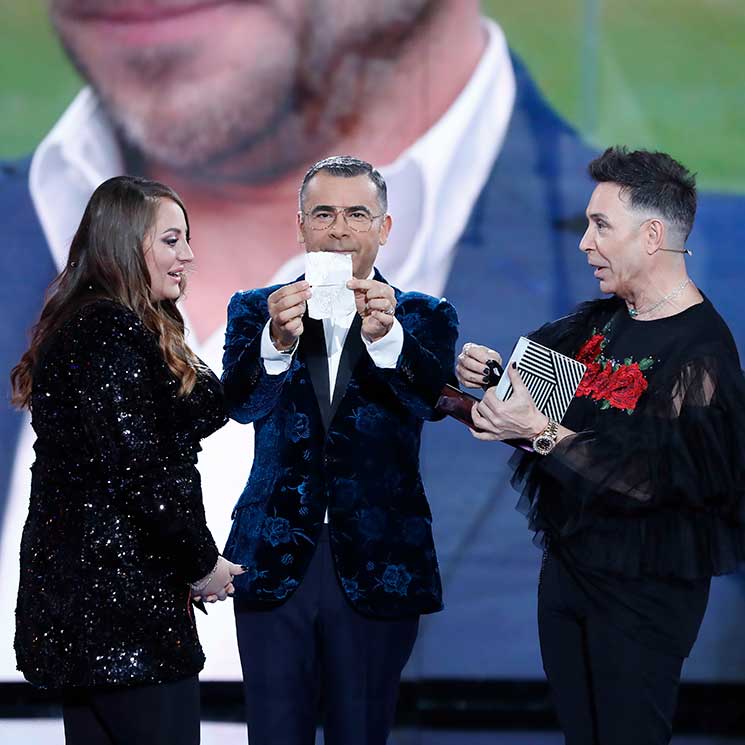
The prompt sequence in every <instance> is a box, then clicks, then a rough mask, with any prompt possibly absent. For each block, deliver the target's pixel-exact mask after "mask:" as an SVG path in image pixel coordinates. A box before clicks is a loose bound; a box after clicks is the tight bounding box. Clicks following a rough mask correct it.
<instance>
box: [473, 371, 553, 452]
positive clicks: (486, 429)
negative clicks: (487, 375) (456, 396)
mask: <svg viewBox="0 0 745 745" xmlns="http://www.w3.org/2000/svg"><path fill="white" fill-rule="evenodd" d="M507 374H508V375H509V377H510V382H511V383H512V390H513V394H512V396H511V397H510V399H509V400H508V401H500V400H499V399H498V398H497V396H496V388H490V389H489V390H488V391H487V392H486V393H485V394H484V397H483V398H482V399H481V401H480V402H478V403H475V404H474V405H473V409H472V411H471V416H472V417H473V423H474V424H475V425H476V427H478V429H479V430H480V431H478V432H477V431H474V430H471V434H473V436H474V437H475V438H477V439H479V440H532V439H533V438H534V437H535V436H536V435H538V434H540V433H541V432H543V430H545V429H546V427H547V426H548V418H547V417H546V415H545V414H542V413H541V412H540V411H539V410H538V409H537V408H536V405H535V403H534V402H533V399H532V397H531V395H530V391H529V390H528V389H527V388H526V386H525V383H524V382H523V379H522V378H521V377H520V373H519V371H518V370H517V369H516V368H515V367H513V366H512V365H510V367H508V368H507Z"/></svg>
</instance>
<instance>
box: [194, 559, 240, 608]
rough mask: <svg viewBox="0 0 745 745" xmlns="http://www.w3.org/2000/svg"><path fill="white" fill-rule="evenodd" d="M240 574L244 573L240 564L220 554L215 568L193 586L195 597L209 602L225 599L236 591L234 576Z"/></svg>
mask: <svg viewBox="0 0 745 745" xmlns="http://www.w3.org/2000/svg"><path fill="white" fill-rule="evenodd" d="M238 574H243V567H242V566H241V565H240V564H233V563H232V562H230V561H228V560H227V559H226V558H225V557H224V556H218V557H217V564H215V568H214V569H213V570H212V571H211V572H210V573H209V574H208V575H207V576H206V577H202V579H200V580H199V581H198V582H195V583H194V584H193V585H192V586H191V591H192V597H193V599H194V600H197V601H199V600H201V599H202V598H204V599H205V600H206V601H207V602H208V603H215V602H217V601H218V600H225V598H226V597H228V595H232V594H233V592H235V588H234V587H233V577H235V576H236V575H238Z"/></svg>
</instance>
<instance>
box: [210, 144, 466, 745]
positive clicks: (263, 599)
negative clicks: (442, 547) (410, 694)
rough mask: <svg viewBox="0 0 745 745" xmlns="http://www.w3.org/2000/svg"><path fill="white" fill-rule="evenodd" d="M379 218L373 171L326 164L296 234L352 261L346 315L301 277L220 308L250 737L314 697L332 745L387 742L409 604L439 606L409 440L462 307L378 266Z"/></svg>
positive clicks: (305, 725)
mask: <svg viewBox="0 0 745 745" xmlns="http://www.w3.org/2000/svg"><path fill="white" fill-rule="evenodd" d="M390 226H391V218H390V217H389V216H388V215H387V197H386V187H385V182H384V181H383V178H382V176H381V175H380V174H379V173H378V172H377V171H375V170H374V169H372V167H371V166H370V165H369V164H368V163H365V162H364V161H360V160H357V159H355V158H351V157H347V156H342V157H332V158H327V159H325V160H323V161H320V162H319V163H317V164H316V165H315V166H313V167H312V168H311V169H310V170H309V171H308V173H307V174H306V177H305V179H304V181H303V185H302V188H301V192H300V212H299V213H298V236H299V240H300V242H301V243H302V244H304V246H305V249H306V251H309V252H315V251H326V252H333V253H342V254H348V255H351V259H352V261H351V263H352V267H353V275H354V278H353V279H352V280H351V281H350V282H349V283H348V287H349V288H350V289H351V290H354V293H355V303H356V310H355V309H354V308H353V309H352V310H351V312H350V313H347V314H342V315H340V316H339V317H336V316H335V317H333V318H330V319H326V318H325V319H323V320H314V319H312V318H310V317H309V315H308V310H307V301H308V299H309V298H310V297H311V295H312V293H313V291H314V288H313V287H311V286H310V285H309V284H308V282H306V281H305V280H304V279H302V278H301V279H300V280H298V281H296V282H293V283H291V284H287V285H280V286H274V287H268V288H263V289H259V290H251V291H248V292H240V293H237V294H236V295H235V296H234V297H233V299H232V300H231V302H230V307H229V310H228V326H227V331H226V339H225V354H224V358H223V369H224V372H223V384H224V387H225V396H226V400H227V402H228V407H229V411H230V415H231V416H232V417H233V418H234V419H237V420H238V421H240V422H243V423H248V422H253V424H254V429H255V452H254V460H253V467H252V469H251V475H250V477H249V479H248V484H247V485H246V488H245V490H244V491H243V494H242V495H241V497H240V499H239V501H238V504H237V505H236V507H235V510H234V512H233V527H232V530H231V532H230V536H229V538H228V543H227V546H226V548H225V555H226V556H229V557H230V558H231V560H233V561H236V562H240V563H241V564H243V565H244V567H246V568H247V571H246V573H245V574H243V575H241V577H240V578H236V582H235V583H234V584H235V586H236V626H237V631H238V644H239V649H240V655H241V661H242V666H243V673H244V684H245V694H246V716H247V721H248V731H249V738H250V740H251V743H252V745H270V744H273V743H278V742H282V743H297V745H302V743H312V742H314V737H315V723H316V714H317V712H316V705H317V702H318V699H319V695H321V697H322V701H323V703H324V712H325V717H324V720H325V723H324V728H325V742H326V743H327V745H354V744H355V743H360V745H362V744H363V743H368V744H373V743H380V744H381V745H383V743H385V742H386V740H387V737H388V733H389V732H390V729H391V727H392V725H393V715H394V712H395V704H396V696H397V691H398V684H399V680H400V676H401V671H402V670H403V667H404V665H405V664H406V661H407V660H408V658H409V655H410V653H411V650H412V647H413V644H414V640H415V637H416V632H417V627H418V618H419V615H420V614H423V613H432V612H434V611H438V610H440V609H441V608H442V588H441V584H440V575H439V570H438V566H437V558H436V555H435V548H434V542H433V539H432V528H431V524H432V515H431V513H430V508H429V505H428V503H427V498H426V496H425V493H424V488H423V487H422V480H421V477H420V475H419V442H420V434H421V431H422V423H423V421H424V420H428V419H430V420H431V419H435V418H436V416H437V415H436V413H435V410H434V405H435V403H436V401H437V398H438V394H439V391H440V389H441V388H442V386H443V385H444V384H445V383H446V382H448V380H450V379H451V378H452V374H453V372H452V371H453V365H454V348H455V341H456V338H457V335H458V330H457V317H456V314H455V310H454V308H453V306H452V305H450V303H448V302H447V301H446V300H444V299H438V298H433V297H430V296H428V295H424V294H422V293H415V292H409V293H405V292H401V291H400V290H398V289H395V288H393V287H391V286H390V285H388V284H387V283H386V282H385V280H384V279H383V277H382V276H381V275H380V273H379V272H377V271H376V270H374V261H375V258H376V256H377V253H378V248H379V246H380V245H382V244H384V243H385V241H386V239H387V236H388V231H389V230H390ZM318 291H319V292H320V291H321V290H320V288H319V289H318Z"/></svg>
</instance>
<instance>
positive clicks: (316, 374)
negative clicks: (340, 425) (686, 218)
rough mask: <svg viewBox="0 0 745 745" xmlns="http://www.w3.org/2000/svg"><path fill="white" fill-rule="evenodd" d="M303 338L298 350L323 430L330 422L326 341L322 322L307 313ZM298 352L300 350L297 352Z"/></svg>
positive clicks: (304, 319)
mask: <svg viewBox="0 0 745 745" xmlns="http://www.w3.org/2000/svg"><path fill="white" fill-rule="evenodd" d="M303 327H304V329H303V337H302V343H301V344H300V349H301V350H302V352H303V356H304V358H305V364H306V366H307V368H308V374H309V375H310V380H311V382H312V383H313V390H314V391H315V394H316V398H317V399H318V408H319V409H320V411H321V419H322V420H323V426H324V429H328V428H329V423H330V422H331V403H330V400H329V363H328V357H327V356H326V339H325V337H324V334H323V321H319V320H316V319H315V318H311V317H310V316H309V315H308V313H307V311H306V313H305V317H304V318H303ZM298 351H300V350H298Z"/></svg>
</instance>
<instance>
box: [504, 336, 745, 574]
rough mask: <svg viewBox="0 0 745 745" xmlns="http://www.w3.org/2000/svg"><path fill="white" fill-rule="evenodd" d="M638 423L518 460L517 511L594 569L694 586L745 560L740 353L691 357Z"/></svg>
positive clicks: (636, 416) (666, 380) (589, 433)
mask: <svg viewBox="0 0 745 745" xmlns="http://www.w3.org/2000/svg"><path fill="white" fill-rule="evenodd" d="M641 401H642V402H643V405H640V406H639V407H638V408H637V409H636V411H634V412H633V415H628V414H627V413H626V412H625V411H622V410H620V411H604V412H601V415H599V416H596V417H595V419H594V421H595V424H594V426H593V427H592V428H590V429H583V430H582V431H579V432H577V433H576V434H574V435H572V436H569V437H567V438H565V439H563V440H562V441H561V442H560V443H559V444H558V445H557V447H556V448H555V449H554V451H553V452H552V454H551V455H549V456H548V457H545V458H541V457H540V456H537V455H534V454H526V455H524V454H518V455H516V456H514V457H513V460H512V465H513V466H514V468H515V472H514V476H513V486H515V487H516V488H517V489H518V490H519V491H521V493H522V497H521V500H520V502H519V504H518V509H520V510H521V511H522V512H524V513H525V514H527V515H528V517H529V520H530V525H531V527H532V528H533V529H534V530H536V531H537V534H538V538H539V540H542V539H543V537H544V536H546V535H547V536H549V537H550V538H551V539H552V540H553V539H555V540H559V541H561V542H562V544H563V545H566V546H567V547H569V548H570V549H571V551H572V552H573V554H574V556H575V558H576V559H577V560H578V561H581V562H582V563H583V564H585V565H587V566H590V567H593V568H598V569H601V570H606V571H612V572H616V573H619V574H622V575H624V576H639V575H642V574H649V575H654V576H676V577H682V578H687V579H693V578H700V577H707V576H711V575H718V574H724V573H727V572H731V571H733V570H734V569H735V568H736V567H737V565H738V564H739V563H740V562H742V561H743V560H745V378H743V374H742V371H741V370H740V366H739V360H738V359H737V354H736V352H735V351H734V349H733V348H730V347H729V346H728V345H727V344H722V343H717V342H711V343H709V342H707V344H705V345H702V346H700V347H699V348H698V349H696V350H690V349H683V350H680V352H679V355H678V356H677V358H676V359H675V360H673V359H670V360H668V364H667V365H666V367H665V370H664V371H661V372H660V373H659V374H657V375H656V376H655V377H654V378H653V379H651V380H650V383H649V388H648V390H647V391H646V392H645V395H644V396H643V398H642V399H641Z"/></svg>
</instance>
